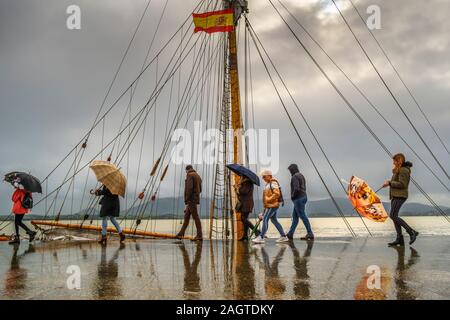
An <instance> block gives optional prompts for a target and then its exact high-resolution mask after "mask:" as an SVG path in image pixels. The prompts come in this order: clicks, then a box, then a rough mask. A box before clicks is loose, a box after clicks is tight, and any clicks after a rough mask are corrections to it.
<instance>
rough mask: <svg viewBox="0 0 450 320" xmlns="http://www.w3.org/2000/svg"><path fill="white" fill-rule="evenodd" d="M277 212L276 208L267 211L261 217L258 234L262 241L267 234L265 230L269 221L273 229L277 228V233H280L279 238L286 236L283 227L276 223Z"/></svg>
mask: <svg viewBox="0 0 450 320" xmlns="http://www.w3.org/2000/svg"><path fill="white" fill-rule="evenodd" d="M277 211H278V208H269V209H267V212H266V214H265V215H264V217H263V226H262V230H261V234H260V237H261V238H263V239H264V237H265V235H266V233H267V230H268V229H269V220H270V221H272V223H273V225H274V226H275V228H277V230H278V232H279V233H280V236H282V237H285V236H286V234H285V233H284V230H283V227H282V226H281V224H280V223H279V222H278V219H277Z"/></svg>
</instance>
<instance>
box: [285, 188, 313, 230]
mask: <svg viewBox="0 0 450 320" xmlns="http://www.w3.org/2000/svg"><path fill="white" fill-rule="evenodd" d="M293 202H294V211H293V212H292V225H291V229H290V230H289V232H288V236H290V237H293V236H294V233H295V229H296V228H297V225H298V220H299V218H300V219H302V221H303V224H304V225H305V228H306V232H307V233H308V235H311V236H312V235H313V232H312V229H311V224H310V223H309V219H308V216H307V215H306V210H305V207H306V202H308V198H307V197H301V198H298V199H295V200H293Z"/></svg>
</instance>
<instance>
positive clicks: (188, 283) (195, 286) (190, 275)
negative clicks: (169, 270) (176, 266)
mask: <svg viewBox="0 0 450 320" xmlns="http://www.w3.org/2000/svg"><path fill="white" fill-rule="evenodd" d="M194 246H195V256H194V261H193V262H192V264H191V260H190V258H189V254H188V252H187V250H186V247H185V246H184V243H181V244H179V245H178V248H180V250H181V254H182V255H183V263H184V294H185V297H186V298H188V299H198V294H199V293H200V292H201V287H200V276H199V274H198V265H199V264H200V260H201V259H202V249H203V242H202V241H199V242H196V243H195V244H194Z"/></svg>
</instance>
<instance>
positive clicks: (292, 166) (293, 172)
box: [288, 163, 300, 175]
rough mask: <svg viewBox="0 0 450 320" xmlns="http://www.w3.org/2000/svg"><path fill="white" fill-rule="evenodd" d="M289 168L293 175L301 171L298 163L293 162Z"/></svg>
mask: <svg viewBox="0 0 450 320" xmlns="http://www.w3.org/2000/svg"><path fill="white" fill-rule="evenodd" d="M288 170H289V172H290V173H291V175H294V174H296V173H299V172H300V170H298V166H297V165H296V164H294V163H293V164H291V165H290V166H289V167H288Z"/></svg>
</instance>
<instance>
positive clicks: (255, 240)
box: [252, 236, 264, 243]
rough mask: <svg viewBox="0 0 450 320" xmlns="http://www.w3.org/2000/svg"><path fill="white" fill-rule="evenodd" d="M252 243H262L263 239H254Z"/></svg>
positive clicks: (259, 237)
mask: <svg viewBox="0 0 450 320" xmlns="http://www.w3.org/2000/svg"><path fill="white" fill-rule="evenodd" d="M252 242H253V243H264V239H263V238H261V236H258V237H256V238H255V239H253V240H252Z"/></svg>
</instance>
